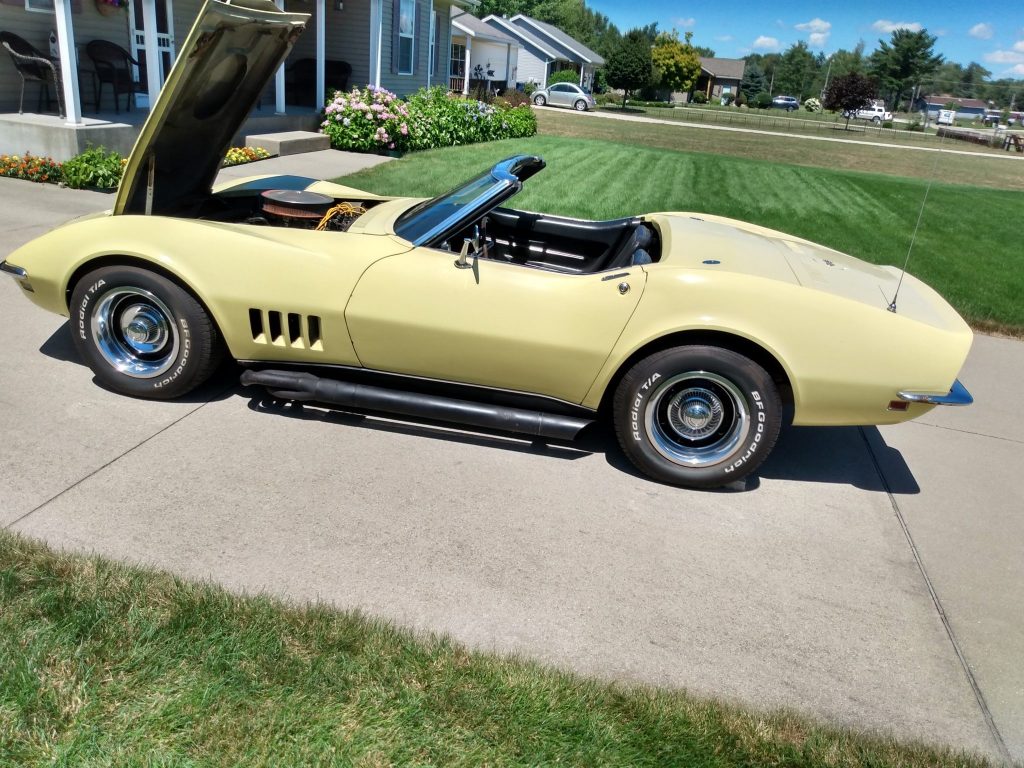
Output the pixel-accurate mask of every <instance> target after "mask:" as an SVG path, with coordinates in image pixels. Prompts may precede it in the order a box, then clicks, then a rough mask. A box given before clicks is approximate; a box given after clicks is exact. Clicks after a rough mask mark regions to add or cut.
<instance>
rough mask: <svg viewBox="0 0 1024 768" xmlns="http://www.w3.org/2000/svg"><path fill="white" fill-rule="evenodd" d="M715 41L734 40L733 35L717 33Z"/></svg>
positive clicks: (726, 41) (725, 41)
mask: <svg viewBox="0 0 1024 768" xmlns="http://www.w3.org/2000/svg"><path fill="white" fill-rule="evenodd" d="M715 41H716V42H719V43H729V42H732V35H715Z"/></svg>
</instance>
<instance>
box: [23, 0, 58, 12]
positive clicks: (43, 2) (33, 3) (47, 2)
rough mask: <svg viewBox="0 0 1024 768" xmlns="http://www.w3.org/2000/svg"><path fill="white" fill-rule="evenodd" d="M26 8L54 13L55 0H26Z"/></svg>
mask: <svg viewBox="0 0 1024 768" xmlns="http://www.w3.org/2000/svg"><path fill="white" fill-rule="evenodd" d="M25 10H26V11H35V12H36V13H53V0H25Z"/></svg>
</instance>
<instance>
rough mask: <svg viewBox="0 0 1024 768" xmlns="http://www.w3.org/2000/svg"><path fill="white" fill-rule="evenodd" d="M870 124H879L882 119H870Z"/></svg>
mask: <svg viewBox="0 0 1024 768" xmlns="http://www.w3.org/2000/svg"><path fill="white" fill-rule="evenodd" d="M871 122H872V123H874V124H875V125H878V124H879V123H881V122H882V118H880V117H872V118H871Z"/></svg>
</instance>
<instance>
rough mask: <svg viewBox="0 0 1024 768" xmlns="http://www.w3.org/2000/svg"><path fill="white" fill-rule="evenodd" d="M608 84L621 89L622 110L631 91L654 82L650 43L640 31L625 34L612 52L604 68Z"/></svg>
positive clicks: (633, 30)
mask: <svg viewBox="0 0 1024 768" xmlns="http://www.w3.org/2000/svg"><path fill="white" fill-rule="evenodd" d="M605 74H607V76H608V84H609V85H610V86H612V88H621V89H622V91H623V93H622V108H623V109H625V108H626V99H628V98H629V94H630V93H631V92H633V91H637V90H639V89H641V88H643V87H645V86H648V85H650V84H651V83H652V81H653V80H654V65H653V64H652V62H651V41H650V38H649V37H648V36H647V35H646V34H645V33H644V31H643V30H642V29H631V30H630V31H629V32H627V33H626V34H625V35H624V36H623V38H622V40H621V41H620V42H619V45H618V47H617V48H616V49H615V50H614V51H612V55H611V56H610V57H609V58H608V64H607V66H606V67H605Z"/></svg>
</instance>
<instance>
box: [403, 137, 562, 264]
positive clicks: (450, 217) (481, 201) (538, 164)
mask: <svg viewBox="0 0 1024 768" xmlns="http://www.w3.org/2000/svg"><path fill="white" fill-rule="evenodd" d="M543 167H544V161H543V160H541V159H540V158H539V157H533V156H530V155H516V156H515V157H510V158H508V159H506V160H502V161H501V162H500V163H497V164H495V166H494V167H493V168H491V169H490V170H489V171H485V172H484V173H481V174H479V175H478V176H474V177H473V178H472V179H469V180H468V181H466V182H465V183H463V184H460V185H459V186H458V187H456V188H455V189H453V190H451V191H449V192H446V193H445V194H443V195H439V196H438V197H435V198H432V199H430V200H426V201H424V202H422V203H419V204H418V205H415V206H413V207H412V208H410V209H409V210H408V211H405V212H404V213H403V214H402V215H401V216H399V217H398V219H397V220H396V221H395V225H394V231H395V234H396V235H398V236H399V237H401V238H402V239H404V240H408V241H409V242H411V243H412V244H413V245H414V246H431V245H435V244H437V243H439V242H441V241H443V240H444V239H445V238H447V237H450V236H451V235H452V234H454V233H455V232H457V231H459V230H461V229H463V228H465V227H466V226H468V225H469V223H470V222H471V221H472V220H473V219H475V218H479V217H481V216H483V215H484V214H485V213H487V211H490V210H493V209H494V208H496V207H497V206H498V205H500V204H501V203H502V202H504V201H505V200H508V199H509V198H510V197H512V195H514V194H516V193H517V192H518V191H519V190H520V189H522V188H523V182H524V181H525V180H526V179H528V178H529V177H530V176H533V175H534V174H535V173H537V172H538V171H539V170H541V169H542V168H543ZM488 178H490V179H491V182H492V183H491V184H490V185H488V186H485V187H483V188H482V189H481V191H480V192H479V193H477V194H475V195H474V196H473V197H472V198H470V199H469V200H467V201H465V202H462V203H457V202H456V201H457V200H458V199H459V198H460V197H461V196H464V195H465V194H466V192H467V190H469V188H471V187H473V186H476V185H479V184H480V182H481V181H485V180H486V179H488ZM446 207H450V208H452V210H451V212H450V213H448V212H446V211H444V208H446ZM431 214H434V215H433V216H432V215H431ZM438 214H440V215H441V218H440V220H437V215H438Z"/></svg>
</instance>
